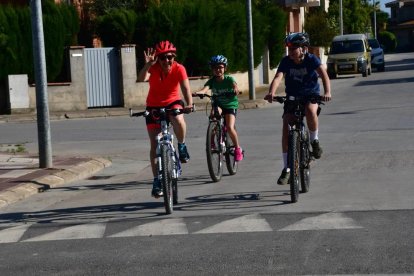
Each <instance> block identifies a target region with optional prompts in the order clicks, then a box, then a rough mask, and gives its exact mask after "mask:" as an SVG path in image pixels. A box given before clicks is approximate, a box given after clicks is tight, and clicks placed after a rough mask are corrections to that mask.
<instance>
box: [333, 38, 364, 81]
mask: <svg viewBox="0 0 414 276" xmlns="http://www.w3.org/2000/svg"><path fill="white" fill-rule="evenodd" d="M370 51H371V47H369V44H368V40H367V38H366V36H365V35H364V34H347V35H338V36H335V37H334V39H333V40H332V44H331V48H330V50H329V55H328V60H327V62H326V63H327V67H328V75H329V77H330V78H331V79H333V78H336V76H337V75H347V74H362V76H363V77H366V76H368V75H370V74H371V53H370Z"/></svg>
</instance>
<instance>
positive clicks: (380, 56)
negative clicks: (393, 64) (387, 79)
mask: <svg viewBox="0 0 414 276" xmlns="http://www.w3.org/2000/svg"><path fill="white" fill-rule="evenodd" d="M368 43H369V46H370V47H371V49H372V50H371V64H372V67H374V68H377V70H378V71H380V72H384V70H385V60H384V49H382V47H381V45H380V44H379V42H378V40H376V39H375V38H370V39H368Z"/></svg>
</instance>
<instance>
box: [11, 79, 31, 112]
mask: <svg viewBox="0 0 414 276" xmlns="http://www.w3.org/2000/svg"><path fill="white" fill-rule="evenodd" d="M7 85H8V92H9V106H8V109H9V111H10V113H19V112H26V111H27V110H28V109H29V108H30V99H29V84H28V78H27V75H9V76H8V79H7Z"/></svg>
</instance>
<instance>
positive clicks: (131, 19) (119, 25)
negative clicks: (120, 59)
mask: <svg viewBox="0 0 414 276" xmlns="http://www.w3.org/2000/svg"><path fill="white" fill-rule="evenodd" d="M96 21H97V27H96V31H97V34H98V35H99V37H100V38H101V40H102V42H103V44H104V45H105V46H120V45H122V44H124V43H132V42H133V36H134V32H135V25H136V22H137V15H136V13H135V12H134V11H132V10H127V9H113V10H112V11H111V12H110V13H108V14H105V15H103V16H99V17H98V18H97V20H96Z"/></svg>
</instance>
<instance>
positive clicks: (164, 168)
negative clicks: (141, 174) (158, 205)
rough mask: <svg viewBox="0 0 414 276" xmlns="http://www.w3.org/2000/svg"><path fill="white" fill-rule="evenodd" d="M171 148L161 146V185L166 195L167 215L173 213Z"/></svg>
mask: <svg viewBox="0 0 414 276" xmlns="http://www.w3.org/2000/svg"><path fill="white" fill-rule="evenodd" d="M171 154H172V152H171V148H170V147H169V146H168V145H161V183H162V191H163V193H164V207H165V212H166V213H167V214H171V213H172V212H173V188H172V185H173V183H172V182H173V176H172V169H173V160H172V156H171Z"/></svg>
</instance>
